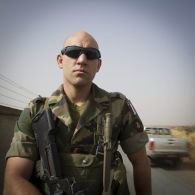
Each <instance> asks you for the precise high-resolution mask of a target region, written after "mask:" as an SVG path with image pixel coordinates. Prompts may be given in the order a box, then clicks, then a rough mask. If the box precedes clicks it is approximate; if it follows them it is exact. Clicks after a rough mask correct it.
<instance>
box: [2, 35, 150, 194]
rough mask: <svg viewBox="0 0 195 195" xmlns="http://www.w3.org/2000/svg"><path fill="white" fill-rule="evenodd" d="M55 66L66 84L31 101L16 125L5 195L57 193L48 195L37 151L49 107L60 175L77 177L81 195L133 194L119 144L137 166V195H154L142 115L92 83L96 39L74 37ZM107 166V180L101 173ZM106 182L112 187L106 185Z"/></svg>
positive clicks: (96, 57) (98, 62) (96, 58)
mask: <svg viewBox="0 0 195 195" xmlns="http://www.w3.org/2000/svg"><path fill="white" fill-rule="evenodd" d="M57 63H58V66H59V68H60V69H62V70H63V84H62V85H61V86H60V87H59V88H58V89H57V90H56V91H55V92H54V93H53V94H52V95H51V96H50V97H48V98H41V97H39V98H36V99H34V100H32V101H31V102H30V103H29V105H28V107H27V108H25V109H24V110H23V112H22V113H21V116H20V118H19V120H18V121H17V124H16V125H15V130H14V137H13V140H12V143H11V146H10V149H9V150H8V152H7V155H6V169H5V182H4V195H11V194H14V195H17V194H19V195H23V194H24V195H26V194H28V195H30V194H33V195H38V194H54V192H51V190H50V189H51V188H50V186H49V185H50V183H51V182H50V183H48V182H46V180H45V179H44V177H43V175H44V174H45V173H42V176H40V175H41V170H42V169H41V167H40V166H37V165H38V164H39V163H38V162H40V159H41V157H40V156H41V155H40V152H39V151H40V148H41V147H42V146H41V145H38V147H37V138H36V137H35V133H34V129H33V118H34V117H35V116H36V115H37V113H40V112H42V111H43V110H44V109H46V108H50V109H51V111H52V115H53V118H54V119H53V120H54V123H55V144H56V147H57V153H58V155H59V159H60V165H61V175H62V176H63V177H64V178H74V179H75V181H76V182H77V184H78V186H79V189H81V191H82V193H81V194H89V195H101V194H110V195H114V194H117V195H119V194H121V195H122V194H123V195H128V194H130V193H129V190H128V186H127V179H126V171H125V167H124V164H123V161H122V157H121V155H120V153H119V152H117V149H118V145H119V144H120V145H121V147H122V149H123V151H124V152H125V153H126V155H127V156H128V158H129V160H130V161H131V163H132V165H133V170H134V171H133V175H134V185H135V190H136V194H137V195H149V194H151V173H150V166H149V163H148V159H147V156H146V151H145V144H146V142H147V141H148V138H147V135H146V133H145V132H144V131H143V125H142V122H141V120H140V118H139V116H138V114H137V113H136V111H135V109H134V108H133V106H132V104H131V103H130V101H129V100H128V99H127V98H126V97H125V96H124V95H122V94H121V93H109V92H107V91H105V90H103V89H100V88H99V87H98V86H96V85H95V84H94V83H93V79H94V77H95V75H96V73H97V72H98V71H99V70H100V67H101V63H102V61H101V55H100V51H99V47H98V44H97V42H96V40H95V39H94V38H93V37H92V36H91V35H90V34H89V33H87V32H76V33H73V34H72V35H71V36H69V37H68V38H67V39H66V40H65V42H64V48H63V49H62V51H61V53H60V54H58V55H57ZM107 113H110V114H111V116H112V120H111V121H110V124H109V125H110V129H111V139H110V140H109V141H110V145H109V146H110V148H109V150H108V151H110V152H111V161H110V162H109V160H108V161H106V163H107V164H104V163H103V161H104V160H103V159H105V152H106V150H104V147H105V145H106V144H108V142H106V141H105V133H104V129H105V120H106V119H105V115H106V114H107ZM44 131H45V130H44ZM106 149H108V148H106ZM108 154H109V153H108ZM108 154H107V155H108ZM103 164H104V165H103ZM105 165H108V169H109V170H107V169H105V170H106V171H107V172H108V173H109V176H108V175H106V176H105V175H104V174H103V169H104V168H103V166H105ZM35 170H36V172H38V176H39V177H40V179H41V180H40V181H39V185H35V184H34V183H33V182H31V178H32V177H33V175H34V173H35ZM47 171H49V170H46V172H47ZM42 172H43V171H42ZM104 177H106V178H104ZM108 177H110V182H108V183H107V184H105V183H103V180H104V182H105V181H106V180H107V179H108V180H109V178H108ZM35 181H38V178H36V179H35ZM50 181H52V179H51V180H50ZM105 185H107V186H105ZM58 186H59V185H58ZM105 188H107V189H105ZM78 191H79V190H78ZM56 194H57V193H56ZM64 194H66V193H64ZM67 194H68V193H67ZM70 194H71V193H70ZM72 194H74V193H72ZM75 194H76V192H75ZM78 194H79V193H78Z"/></svg>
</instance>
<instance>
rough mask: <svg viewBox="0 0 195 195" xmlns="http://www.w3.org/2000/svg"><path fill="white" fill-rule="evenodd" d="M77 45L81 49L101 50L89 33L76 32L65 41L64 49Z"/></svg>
mask: <svg viewBox="0 0 195 195" xmlns="http://www.w3.org/2000/svg"><path fill="white" fill-rule="evenodd" d="M70 45H77V46H80V47H93V48H96V49H99V47H98V44H97V41H96V40H95V39H94V38H93V37H92V35H90V34H89V33H87V32H84V31H81V32H75V33H73V34H71V35H70V36H69V37H68V38H67V39H66V40H65V41H64V47H67V46H70Z"/></svg>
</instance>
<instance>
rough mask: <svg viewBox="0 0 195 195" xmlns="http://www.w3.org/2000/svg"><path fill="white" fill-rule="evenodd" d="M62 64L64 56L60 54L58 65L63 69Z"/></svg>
mask: <svg viewBox="0 0 195 195" xmlns="http://www.w3.org/2000/svg"><path fill="white" fill-rule="evenodd" d="M62 62H63V59H62V55H61V54H58V55H57V63H58V67H59V68H60V69H62V68H63V64H62Z"/></svg>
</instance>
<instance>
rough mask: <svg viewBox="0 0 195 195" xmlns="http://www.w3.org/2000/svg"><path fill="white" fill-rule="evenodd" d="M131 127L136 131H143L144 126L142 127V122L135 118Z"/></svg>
mask: <svg viewBox="0 0 195 195" xmlns="http://www.w3.org/2000/svg"><path fill="white" fill-rule="evenodd" d="M132 126H133V128H134V129H135V130H136V131H137V132H143V131H144V128H143V124H142V122H141V121H140V120H138V119H136V120H134V121H133V124H132Z"/></svg>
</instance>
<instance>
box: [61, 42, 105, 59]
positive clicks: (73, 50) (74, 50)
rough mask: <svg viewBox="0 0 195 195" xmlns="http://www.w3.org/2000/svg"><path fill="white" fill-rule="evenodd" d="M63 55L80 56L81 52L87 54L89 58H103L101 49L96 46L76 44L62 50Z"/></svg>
mask: <svg viewBox="0 0 195 195" xmlns="http://www.w3.org/2000/svg"><path fill="white" fill-rule="evenodd" d="M61 54H62V55H67V56H68V57H71V58H74V59H76V58H78V57H79V56H80V55H81V54H85V55H86V57H87V59H89V60H95V59H99V58H101V54H100V51H99V50H98V49H96V48H91V47H87V48H84V47H79V46H75V45H71V46H67V47H65V48H63V49H62V50H61Z"/></svg>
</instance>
